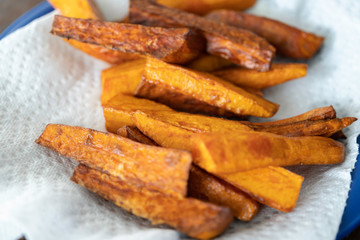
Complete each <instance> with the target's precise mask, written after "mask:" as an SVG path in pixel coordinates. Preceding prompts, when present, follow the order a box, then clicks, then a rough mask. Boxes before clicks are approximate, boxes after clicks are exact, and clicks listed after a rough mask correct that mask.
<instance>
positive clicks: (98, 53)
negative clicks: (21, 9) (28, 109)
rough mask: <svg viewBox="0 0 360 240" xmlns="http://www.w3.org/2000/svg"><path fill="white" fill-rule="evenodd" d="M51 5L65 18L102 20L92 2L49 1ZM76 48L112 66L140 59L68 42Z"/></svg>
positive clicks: (86, 0) (75, 0)
mask: <svg viewBox="0 0 360 240" xmlns="http://www.w3.org/2000/svg"><path fill="white" fill-rule="evenodd" d="M49 2H50V4H51V5H52V6H53V7H54V8H55V9H57V10H59V11H60V12H61V14H62V15H64V16H65V17H74V18H84V19H102V16H101V13H100V12H99V11H98V9H97V7H96V6H95V4H94V3H93V1H92V0H49ZM66 41H67V42H68V43H69V44H71V45H72V46H74V47H75V48H77V49H79V50H81V51H83V52H85V53H86V54H89V55H91V56H93V57H95V58H98V59H101V60H103V61H106V62H108V63H111V64H119V63H122V62H125V61H130V60H134V59H137V58H139V56H138V55H135V54H130V53H123V52H119V51H114V50H112V49H108V48H105V47H102V46H96V45H92V44H88V43H83V42H79V41H76V40H73V39H69V40H66Z"/></svg>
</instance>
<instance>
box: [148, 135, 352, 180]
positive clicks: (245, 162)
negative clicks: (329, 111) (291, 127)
mask: <svg viewBox="0 0 360 240" xmlns="http://www.w3.org/2000/svg"><path fill="white" fill-rule="evenodd" d="M154 140H155V139H154ZM155 141H156V140H155ZM344 151H345V147H344V145H343V144H342V143H341V142H337V141H335V140H333V139H330V138H325V137H316V136H315V137H313V136H312V137H293V138H289V137H283V136H280V135H275V134H271V133H266V132H249V131H247V132H245V131H244V132H242V133H233V134H230V133H225V134H224V133H210V134H209V133H202V134H196V135H194V136H193V150H192V155H193V161H194V163H195V164H197V165H199V166H200V167H201V168H203V169H205V170H206V171H208V172H210V173H214V174H226V173H236V172H241V171H248V170H251V169H256V168H263V167H267V166H292V165H312V164H336V163H341V162H343V161H344Z"/></svg>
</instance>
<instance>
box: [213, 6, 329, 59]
mask: <svg viewBox="0 0 360 240" xmlns="http://www.w3.org/2000/svg"><path fill="white" fill-rule="evenodd" d="M206 18H208V19H211V20H214V21H218V22H223V23H225V24H229V25H232V26H235V27H239V28H243V29H247V30H249V31H252V32H254V33H256V34H258V35H259V36H262V37H264V38H265V39H267V40H268V41H269V42H270V43H271V44H273V45H274V46H275V47H276V49H277V51H279V53H281V54H283V55H285V56H288V57H292V58H297V59H308V58H311V57H312V56H313V55H314V54H315V53H316V52H317V51H318V50H319V48H320V47H321V45H322V42H323V41H324V38H323V37H320V36H316V35H315V34H312V33H308V32H304V31H301V30H300V29H297V28H295V27H291V26H289V25H287V24H285V23H282V22H279V21H276V20H272V19H269V18H265V17H258V16H254V15H251V14H247V13H244V12H237V11H230V10H217V11H214V12H212V13H210V14H208V15H207V16H206Z"/></svg>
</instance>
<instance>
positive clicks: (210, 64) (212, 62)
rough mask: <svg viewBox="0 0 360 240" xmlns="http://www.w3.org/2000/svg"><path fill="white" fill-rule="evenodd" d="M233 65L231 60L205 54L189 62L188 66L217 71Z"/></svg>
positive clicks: (199, 69)
mask: <svg viewBox="0 0 360 240" xmlns="http://www.w3.org/2000/svg"><path fill="white" fill-rule="evenodd" d="M233 65H234V64H233V63H232V62H229V61H228V60H225V59H223V58H221V57H218V56H214V55H209V54H206V55H205V54H204V55H201V56H200V57H198V58H196V59H195V60H194V61H192V62H191V63H189V64H188V65H187V66H186V67H187V68H190V69H192V70H195V71H200V72H215V71H217V70H221V69H223V68H225V67H230V66H233ZM225 80H226V79H225Z"/></svg>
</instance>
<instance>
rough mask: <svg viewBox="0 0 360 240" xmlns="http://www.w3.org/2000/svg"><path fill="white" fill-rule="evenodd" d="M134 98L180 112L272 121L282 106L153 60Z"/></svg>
mask: <svg viewBox="0 0 360 240" xmlns="http://www.w3.org/2000/svg"><path fill="white" fill-rule="evenodd" d="M135 96H137V97H142V98H147V99H151V100H155V101H157V102H161V103H164V104H166V105H168V106H170V107H172V108H174V109H178V110H183V111H190V112H195V113H205V114H208V115H217V116H240V117H241V116H244V115H245V116H246V115H251V116H257V117H271V116H273V115H274V114H275V113H276V112H277V110H278V108H279V105H277V104H275V103H272V102H269V101H267V100H265V99H264V98H261V97H259V96H257V95H253V94H250V93H248V92H246V91H245V90H243V89H241V88H238V87H236V86H234V85H233V84H231V83H228V82H226V81H223V80H222V79H219V78H217V77H215V76H213V75H211V74H207V73H200V72H195V71H191V70H188V69H185V68H183V67H180V66H175V65H171V64H167V63H165V62H162V61H160V60H157V59H154V58H147V63H146V68H145V72H144V76H143V79H142V81H141V83H140V84H139V86H138V88H137V90H136V93H135ZM169 96H171V97H169Z"/></svg>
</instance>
